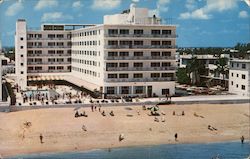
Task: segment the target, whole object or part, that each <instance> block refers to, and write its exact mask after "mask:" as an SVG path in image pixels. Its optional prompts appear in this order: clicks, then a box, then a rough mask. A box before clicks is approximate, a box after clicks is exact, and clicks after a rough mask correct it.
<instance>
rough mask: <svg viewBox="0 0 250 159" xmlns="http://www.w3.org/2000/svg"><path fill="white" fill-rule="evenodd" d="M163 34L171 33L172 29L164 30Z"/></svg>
mask: <svg viewBox="0 0 250 159" xmlns="http://www.w3.org/2000/svg"><path fill="white" fill-rule="evenodd" d="M162 34H163V35H171V30H162Z"/></svg>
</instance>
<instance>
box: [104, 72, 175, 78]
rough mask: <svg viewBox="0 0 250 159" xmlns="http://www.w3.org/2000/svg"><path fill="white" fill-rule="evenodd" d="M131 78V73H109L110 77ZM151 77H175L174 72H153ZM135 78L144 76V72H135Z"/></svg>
mask: <svg viewBox="0 0 250 159" xmlns="http://www.w3.org/2000/svg"><path fill="white" fill-rule="evenodd" d="M118 77H119V78H129V74H127V73H120V74H108V78H118ZM150 77H151V78H159V77H163V78H166V77H171V78H173V77H174V74H173V73H161V74H160V73H151V74H150ZM133 78H143V73H134V74H133Z"/></svg>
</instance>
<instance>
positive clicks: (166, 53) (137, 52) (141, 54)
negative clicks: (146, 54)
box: [108, 51, 171, 57]
mask: <svg viewBox="0 0 250 159" xmlns="http://www.w3.org/2000/svg"><path fill="white" fill-rule="evenodd" d="M118 55H119V56H122V57H126V56H129V52H124V51H121V52H108V57H116V56H118ZM133 55H134V56H143V51H135V52H134V54H133ZM151 56H171V52H170V51H163V52H160V51H152V52H151Z"/></svg>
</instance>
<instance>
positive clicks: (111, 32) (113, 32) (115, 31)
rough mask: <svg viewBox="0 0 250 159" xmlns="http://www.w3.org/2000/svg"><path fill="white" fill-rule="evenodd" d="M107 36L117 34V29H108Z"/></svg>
mask: <svg viewBox="0 0 250 159" xmlns="http://www.w3.org/2000/svg"><path fill="white" fill-rule="evenodd" d="M108 34H109V35H112V34H118V29H109V30H108Z"/></svg>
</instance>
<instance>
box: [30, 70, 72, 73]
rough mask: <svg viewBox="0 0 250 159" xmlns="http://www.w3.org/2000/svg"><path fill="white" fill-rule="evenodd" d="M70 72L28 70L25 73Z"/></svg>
mask: <svg viewBox="0 0 250 159" xmlns="http://www.w3.org/2000/svg"><path fill="white" fill-rule="evenodd" d="M51 72H70V70H28V71H27V73H51Z"/></svg>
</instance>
